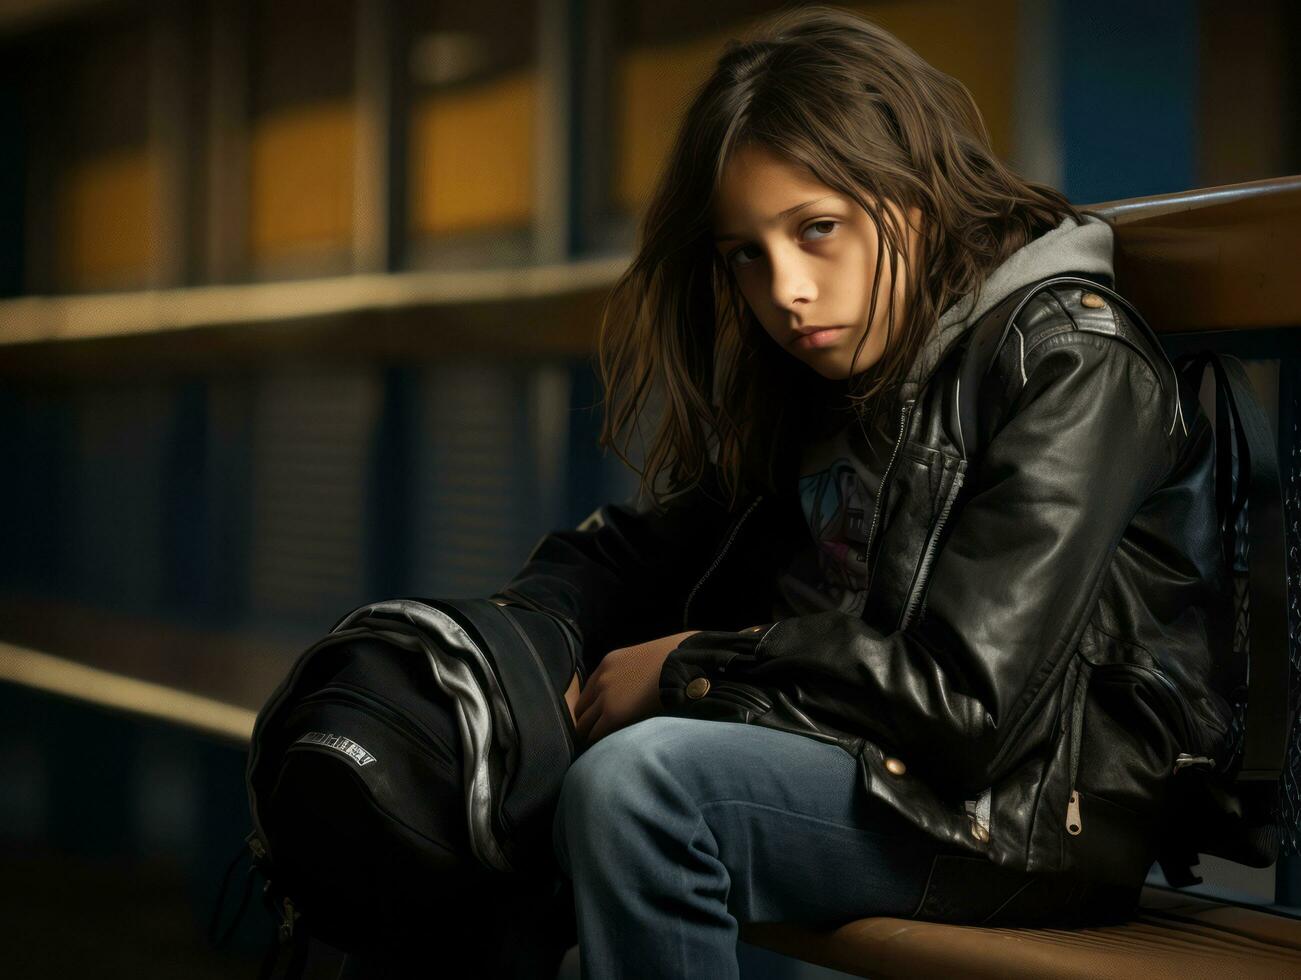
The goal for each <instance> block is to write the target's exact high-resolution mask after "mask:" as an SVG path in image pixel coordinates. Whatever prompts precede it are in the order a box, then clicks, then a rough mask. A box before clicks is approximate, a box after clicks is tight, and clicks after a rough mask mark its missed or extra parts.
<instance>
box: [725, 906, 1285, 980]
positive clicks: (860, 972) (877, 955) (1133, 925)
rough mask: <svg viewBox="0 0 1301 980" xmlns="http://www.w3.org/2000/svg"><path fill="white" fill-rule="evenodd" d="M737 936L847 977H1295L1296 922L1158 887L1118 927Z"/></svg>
mask: <svg viewBox="0 0 1301 980" xmlns="http://www.w3.org/2000/svg"><path fill="white" fill-rule="evenodd" d="M741 939H743V940H745V941H746V942H748V943H751V944H753V945H756V946H762V947H764V948H766V949H771V950H773V951H775V952H778V953H784V954H785V955H787V956H793V957H795V958H797V959H801V960H806V961H808V962H810V963H816V964H818V965H820V966H825V967H829V968H831V969H834V970H840V971H842V972H844V973H849V974H852V975H854V976H860V977H872V978H875V980H885V978H890V977H964V978H967V977H971V978H975V977H988V978H991V980H1013V978H1017V977H1027V978H1033V980H1055V978H1078V980H1096V978H1112V977H1142V978H1143V980H1159V978H1164V977H1174V978H1178V980H1196V978H1200V977H1213V978H1216V980H1221V978H1224V980H1227V978H1230V977H1232V978H1235V980H1237V978H1241V980H1255V978H1257V977H1259V978H1261V980H1280V978H1283V977H1298V978H1301V919H1293V918H1290V917H1288V916H1285V915H1279V914H1276V913H1273V912H1269V911H1266V910H1263V909H1258V908H1251V907H1246V906H1240V905H1230V904H1225V903H1222V902H1217V901H1214V900H1213V899H1208V898H1205V897H1203V896H1194V895H1189V894H1186V893H1182V892H1177V891H1172V890H1168V889H1164V888H1156V887H1150V886H1149V887H1147V888H1145V889H1144V890H1143V896H1142V899H1141V901H1140V908H1139V913H1138V915H1136V916H1135V918H1134V919H1132V920H1131V921H1129V922H1127V923H1125V924H1123V925H1117V926H1105V927H1098V928H1087V929H1006V928H980V927H976V926H954V925H942V924H939V923H934V922H919V921H915V920H910V919H892V918H868V919H859V920H857V921H855V922H849V923H846V924H845V925H843V926H840V927H838V928H835V929H830V930H825V929H823V930H819V929H815V928H810V927H808V926H801V925H797V924H794V923H749V924H746V925H744V926H742V928H741Z"/></svg>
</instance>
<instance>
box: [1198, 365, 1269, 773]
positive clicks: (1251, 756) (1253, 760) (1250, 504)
mask: <svg viewBox="0 0 1301 980" xmlns="http://www.w3.org/2000/svg"><path fill="white" fill-rule="evenodd" d="M1176 364H1177V365H1178V368H1179V371H1180V374H1181V375H1182V376H1183V379H1184V381H1185V385H1186V388H1187V390H1188V391H1190V392H1192V393H1193V397H1196V392H1197V391H1198V389H1199V388H1200V387H1201V381H1202V376H1203V374H1204V373H1205V370H1206V368H1207V367H1210V368H1211V369H1212V371H1214V374H1215V416H1216V417H1215V428H1216V433H1215V493H1216V513H1217V514H1218V515H1219V517H1220V520H1221V526H1220V532H1221V539H1222V540H1223V542H1224V548H1225V561H1226V562H1227V564H1228V567H1229V569H1230V570H1232V568H1233V565H1234V562H1235V559H1236V557H1237V529H1238V517H1239V515H1240V514H1241V513H1242V512H1243V511H1244V510H1246V512H1247V547H1248V549H1249V550H1248V556H1247V590H1248V592H1247V594H1248V597H1249V602H1248V606H1247V608H1248V615H1249V617H1250V625H1249V631H1248V643H1249V644H1250V646H1249V649H1250V659H1249V661H1248V664H1249V673H1248V679H1247V710H1246V726H1245V727H1246V732H1245V734H1244V736H1243V749H1242V766H1241V768H1240V769H1239V771H1238V779H1239V780H1243V781H1256V780H1265V781H1276V780H1277V779H1278V778H1279V774H1280V773H1281V772H1282V771H1283V764H1284V757H1285V754H1286V746H1287V738H1288V732H1289V730H1290V724H1289V721H1290V719H1289V717H1288V703H1287V701H1288V699H1287V693H1288V666H1289V664H1288V650H1287V637H1288V627H1287V597H1286V586H1285V581H1284V579H1285V565H1284V560H1285V559H1284V530H1283V494H1282V489H1281V484H1280V481H1279V469H1278V449H1277V442H1276V439H1275V437H1274V433H1273V431H1272V428H1271V426H1270V424H1269V420H1268V419H1267V418H1266V416H1265V412H1264V410H1263V409H1262V408H1261V407H1260V402H1259V401H1258V400H1257V398H1256V395H1255V392H1254V390H1253V388H1252V385H1251V380H1250V379H1249V378H1248V377H1247V371H1246V368H1245V367H1244V366H1243V364H1242V362H1241V361H1240V360H1238V358H1236V357H1232V356H1230V355H1227V354H1219V353H1216V352H1215V351H1210V350H1203V351H1197V352H1194V353H1190V354H1184V355H1182V356H1181V357H1179V358H1178V359H1177V361H1176ZM1235 461H1236V463H1237V465H1236V467H1235V465H1234V463H1235Z"/></svg>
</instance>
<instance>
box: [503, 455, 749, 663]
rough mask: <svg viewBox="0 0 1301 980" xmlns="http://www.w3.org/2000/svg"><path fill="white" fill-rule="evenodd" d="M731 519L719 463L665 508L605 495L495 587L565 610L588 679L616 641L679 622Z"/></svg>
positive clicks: (657, 632) (624, 642)
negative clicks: (717, 470) (573, 525)
mask: <svg viewBox="0 0 1301 980" xmlns="http://www.w3.org/2000/svg"><path fill="white" fill-rule="evenodd" d="M726 520H727V512H726V507H725V501H724V497H723V495H722V491H721V490H720V489H719V488H718V483H717V475H716V473H715V472H714V471H713V470H712V469H711V470H709V471H708V472H707V475H706V477H705V478H704V479H703V480H702V481H701V483H700V485H698V486H695V487H692V488H691V489H689V490H686V491H683V492H682V493H680V494H678V495H676V496H674V497H673V498H671V499H670V500H669V501H668V502H667V503H666V504H665V505H664V509H663V511H661V512H657V511H655V510H654V509H653V508H652V507H651V506H650V505H649V504H647V505H645V506H641V507H639V506H635V505H633V504H631V503H608V504H604V505H602V506H601V507H598V508H597V509H596V510H595V511H594V512H593V513H592V514H591V515H590V516H588V517H587V519H586V520H584V521H583V522H582V523H581V524H579V526H578V527H576V528H572V529H562V530H556V531H552V532H550V533H549V534H546V535H545V536H543V538H542V539H541V540H540V541H539V542H538V543H537V545H535V546H534V548H533V550H532V552H530V554H529V556H528V558H527V559H526V560H525V564H524V566H523V567H522V568H521V569H520V570H519V571H518V572H516V573H515V575H514V576H513V577H512V578H511V580H510V581H509V582H507V583H506V585H504V586H503V587H502V588H501V589H500V590H499V591H498V592H496V593H495V594H494V597H500V598H503V599H507V600H511V601H520V602H523V603H524V604H525V605H530V606H533V607H535V608H541V609H545V610H547V611H548V612H552V613H554V614H556V615H559V616H561V617H563V618H564V619H565V620H566V621H567V622H568V623H569V625H570V626H571V627H573V628H574V630H575V631H576V632H577V634H578V637H579V644H580V649H581V651H582V655H581V658H580V660H581V663H582V670H583V678H584V680H585V679H586V676H587V674H588V673H589V672H590V671H591V670H592V669H593V668H594V667H595V666H596V664H597V663H599V662H600V660H601V658H602V657H603V656H604V655H605V654H606V653H607V652H609V651H610V650H612V649H616V648H618V647H623V646H631V645H633V644H635V643H641V642H644V641H646V640H649V639H654V638H656V637H661V636H667V635H669V634H672V633H676V632H679V631H680V630H681V629H682V627H681V625H680V617H681V615H682V606H683V602H684V601H685V598H686V592H687V590H688V589H689V588H690V587H691V585H692V584H694V582H695V578H696V577H697V576H698V574H699V571H700V566H701V565H702V564H703V563H704V562H705V561H706V560H707V558H706V556H707V555H708V554H710V553H711V552H710V549H711V547H712V546H713V545H714V544H715V542H716V541H717V538H718V535H719V533H720V531H721V529H722V528H723V527H724V526H725V523H726Z"/></svg>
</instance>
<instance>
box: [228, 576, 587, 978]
mask: <svg viewBox="0 0 1301 980" xmlns="http://www.w3.org/2000/svg"><path fill="white" fill-rule="evenodd" d="M577 650H578V642H577V636H576V633H575V631H574V628H573V627H572V626H571V624H570V623H569V622H568V621H567V620H565V619H563V618H561V617H558V616H555V615H552V614H551V613H549V612H546V611H542V610H538V609H534V608H530V607H526V606H523V605H518V604H508V603H506V601H505V600H496V599H483V598H472V599H392V600H388V601H383V602H375V603H368V604H367V605H364V606H361V607H360V608H358V609H355V610H353V611H352V612H350V613H348V614H347V615H345V616H344V617H342V618H341V619H340V620H339V621H338V622H337V623H336V624H335V625H334V627H333V628H332V629H331V630H330V632H329V633H328V634H327V635H326V636H325V637H323V638H322V639H321V640H320V641H318V642H317V643H315V644H314V645H313V646H311V647H310V648H309V649H308V650H306V651H305V652H304V653H303V654H302V655H301V656H300V657H299V658H298V660H297V662H296V663H295V664H294V667H293V669H292V670H291V671H290V673H289V675H288V676H287V677H286V678H285V680H284V681H283V682H282V683H281V684H280V686H279V687H278V688H277V689H276V691H275V692H274V693H273V694H272V696H271V698H270V699H269V700H268V701H267V703H266V705H265V706H264V707H263V708H262V710H261V711H260V712H259V713H258V716H257V721H256V723H255V725H254V729H253V736H252V741H251V745H250V749H249V756H248V766H247V773H246V776H247V788H248V797H249V807H250V811H251V815H252V821H253V828H254V829H253V833H252V834H250V836H249V841H248V843H249V848H250V850H251V852H252V854H253V857H254V866H255V867H256V868H257V869H259V870H260V871H261V872H262V873H263V875H264V877H265V878H266V879H267V887H266V889H265V895H266V899H267V902H268V904H269V906H270V907H271V908H272V910H273V914H275V915H277V917H278V918H279V920H280V942H281V947H284V948H288V950H289V969H288V971H287V972H288V973H290V974H293V973H294V972H295V971H298V970H301V969H302V966H303V961H304V957H305V955H306V942H307V938H308V936H309V935H310V936H311V937H315V938H317V939H319V940H322V941H324V942H326V943H328V944H329V945H331V946H333V947H335V948H337V949H340V950H344V951H347V952H348V953H350V954H354V955H356V956H360V957H362V958H366V957H372V958H381V959H382V958H385V957H388V956H389V955H390V954H391V953H392V952H393V951H394V950H396V949H400V948H404V947H411V945H412V942H413V940H420V941H423V942H427V943H429V944H430V945H429V949H428V951H427V952H426V954H425V955H429V956H434V957H436V960H437V962H438V963H439V964H440V966H442V967H443V968H445V969H450V970H451V972H449V973H448V974H447V975H449V976H454V975H460V974H459V973H458V972H457V970H456V969H453V968H451V966H450V965H451V964H455V963H457V959H456V958H457V957H458V956H465V957H467V959H466V960H465V962H463V963H461V964H460V968H461V969H463V970H466V971H469V972H468V973H466V974H465V975H470V974H471V973H472V974H476V975H495V976H521V977H522V976H532V975H541V974H549V975H554V973H555V969H556V965H557V964H558V962H559V959H560V956H561V955H562V954H563V952H564V949H565V948H567V946H568V945H571V944H572V942H573V936H572V932H573V929H572V925H571V924H570V923H569V922H568V920H567V914H568V916H570V917H571V916H572V907H571V902H572V898H571V897H569V896H567V895H566V894H563V893H562V892H563V889H564V888H566V887H567V885H568V883H567V881H565V880H564V878H563V875H561V874H560V873H559V869H558V868H557V867H556V865H555V863H554V858H553V854H552V847H551V836H550V828H551V820H552V816H553V813H554V806H555V802H556V799H557V797H558V795H559V790H560V784H561V782H562V780H563V778H564V774H565V771H566V770H567V769H568V767H569V764H570V762H571V761H572V759H573V757H574V754H575V748H574V745H575V734H574V729H573V721H572V719H571V717H570V715H569V711H568V709H567V707H566V706H565V704H564V700H563V692H564V691H565V689H566V688H567V686H568V685H569V682H570V679H571V678H572V676H573V673H574V670H575V668H576V666H577ZM219 905H220V902H219ZM524 933H528V934H530V935H532V936H534V937H536V939H537V940H538V942H540V943H541V947H540V948H535V949H533V950H531V951H530V950H528V949H527V948H526V947H527V946H528V943H527V942H520V941H519V937H520V936H521V935H522V934H524ZM282 952H283V949H282V948H277V947H275V946H273V948H272V950H269V951H268V959H267V962H266V963H265V964H264V973H270V972H271V971H273V970H274V968H275V965H276V961H277V960H278V959H279V958H280V956H281V953H282ZM530 957H533V958H536V960H537V962H536V963H534V962H533V960H531V959H530Z"/></svg>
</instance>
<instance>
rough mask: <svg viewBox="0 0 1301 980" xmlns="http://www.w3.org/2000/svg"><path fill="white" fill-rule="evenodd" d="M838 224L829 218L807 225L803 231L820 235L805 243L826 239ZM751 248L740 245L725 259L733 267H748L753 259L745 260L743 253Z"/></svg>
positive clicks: (750, 246)
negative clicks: (814, 229)
mask: <svg viewBox="0 0 1301 980" xmlns="http://www.w3.org/2000/svg"><path fill="white" fill-rule="evenodd" d="M838 224H840V222H839V221H832V220H831V219H829V218H828V219H824V220H822V221H815V222H813V223H812V224H810V225H808V226H807V227H805V229H804V230H805V231H808V230H809V229H810V228H817V229H820V230H821V234H818V235H815V236H814V237H813V238H811V239H806V241H814V242H816V241H818V240H819V239H822V238H826V237H827V236H828V235H830V234H831V233H832V232H833V231H835V229H836V225H838ZM753 247H754V246H752V245H742V246H741V247H740V248H738V249H734V250H733V251H732V254H731V255H729V256H728V257H727V258H728V261H729V262H731V263H732V264H733V265H735V266H742V265H749V264H750V263H751V262H753V261H754V259H753V258H746V257H745V252H746V251H747V250H748V249H750V248H753ZM756 258H757V256H756Z"/></svg>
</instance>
